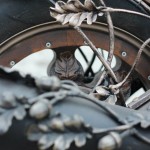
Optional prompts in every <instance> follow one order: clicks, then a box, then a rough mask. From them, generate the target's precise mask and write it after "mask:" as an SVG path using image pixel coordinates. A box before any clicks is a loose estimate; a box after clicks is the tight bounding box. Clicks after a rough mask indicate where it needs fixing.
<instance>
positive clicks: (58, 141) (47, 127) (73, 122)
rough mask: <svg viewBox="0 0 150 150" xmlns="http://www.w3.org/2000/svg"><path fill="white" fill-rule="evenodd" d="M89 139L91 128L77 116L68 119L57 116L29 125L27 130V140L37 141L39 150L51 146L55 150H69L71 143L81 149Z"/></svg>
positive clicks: (67, 117)
mask: <svg viewBox="0 0 150 150" xmlns="http://www.w3.org/2000/svg"><path fill="white" fill-rule="evenodd" d="M90 138H92V128H91V127H90V126H89V125H86V124H85V123H84V121H83V119H82V117H81V116H78V115H74V116H72V117H69V116H62V115H61V114H58V115H56V116H51V117H50V118H49V119H48V120H45V121H41V122H39V123H38V125H31V126H30V127H29V129H28V139H29V140H31V141H38V146H39V148H40V149H41V150H45V149H48V148H50V147H51V146H53V148H54V149H57V150H59V149H61V150H65V149H68V148H70V146H71V144H72V142H75V145H76V146H77V147H82V146H84V145H85V144H86V141H87V139H90Z"/></svg>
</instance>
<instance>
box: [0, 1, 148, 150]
mask: <svg viewBox="0 0 150 150" xmlns="http://www.w3.org/2000/svg"><path fill="white" fill-rule="evenodd" d="M100 2H101V6H99V7H97V6H96V5H95V3H94V2H93V1H92V0H85V3H84V4H82V3H81V2H80V1H78V0H70V1H68V2H67V3H64V2H63V1H58V2H57V3H56V4H55V8H51V9H50V10H51V15H52V16H53V17H54V18H56V20H57V21H60V22H61V23H62V24H66V23H69V24H70V25H72V26H73V27H74V29H75V30H76V31H77V32H79V34H80V35H81V36H82V37H83V39H84V40H85V41H86V43H87V44H88V45H89V46H90V47H91V49H92V50H93V51H94V53H95V55H97V57H98V58H99V59H100V60H101V62H102V63H103V65H104V67H105V70H104V71H103V72H102V73H101V75H100V77H99V81H98V83H97V84H96V85H95V87H94V89H93V92H95V90H96V92H97V93H96V94H98V96H103V97H105V101H106V102H108V103H110V104H115V103H116V102H117V97H118V96H120V97H121V98H122V100H123V102H122V103H123V104H124V105H125V102H124V95H122V94H123V92H126V91H128V90H130V88H129V86H130V79H129V76H130V74H131V73H132V72H133V70H134V69H135V67H136V66H137V64H138V61H139V58H140V56H141V53H142V51H143V50H144V48H145V47H146V46H147V45H148V44H149V43H150V39H148V40H146V41H145V42H144V43H143V45H142V46H141V48H140V49H139V51H138V54H137V57H136V59H135V61H134V63H133V65H132V67H131V69H130V71H129V73H128V74H127V75H125V77H124V76H123V78H124V79H121V81H120V79H119V77H120V75H119V76H118V75H117V74H116V73H115V72H114V71H113V70H112V68H111V61H112V56H113V54H114V29H113V22H112V19H111V15H110V13H111V12H121V13H130V14H134V15H139V16H142V17H145V18H148V19H150V16H149V15H146V14H142V13H139V12H134V11H130V10H124V9H113V8H109V7H107V6H106V5H105V3H104V1H103V0H100ZM142 2H143V1H142ZM141 4H144V3H141ZM144 6H145V9H146V10H147V11H148V10H149V9H147V5H145V4H144ZM104 13H105V14H106V16H107V22H108V28H109V36H110V45H109V48H110V51H109V55H108V59H107V61H106V60H105V59H104V58H103V56H102V55H101V54H100V53H99V51H98V50H97V48H96V46H95V45H94V44H93V43H92V42H91V41H90V39H89V38H88V37H87V36H86V34H85V33H84V32H83V31H82V29H81V28H80V27H79V26H80V25H81V23H82V22H83V21H84V20H85V19H87V24H92V23H93V22H95V21H96V19H97V17H98V16H102V15H104ZM83 73H84V72H83V69H82V67H81V64H80V63H79V62H78V61H77V60H76V59H75V57H74V55H73V54H72V53H70V52H69V51H67V52H62V53H60V55H59V57H58V58H57V59H56V61H55V63H54V64H53V66H52V68H51V70H50V74H51V75H57V76H58V77H59V78H60V79H71V80H74V81H78V82H80V83H82V81H83ZM120 78H121V77H120ZM104 79H105V80H107V81H108V83H107V85H103V84H102V81H104ZM128 84H129V85H128ZM4 85H5V86H4ZM126 85H127V86H126ZM15 87H19V88H17V91H16V88H15ZM6 88H7V91H9V92H6ZM0 90H1V93H0V135H3V134H4V133H6V132H9V129H10V128H11V126H12V123H13V120H14V119H16V120H19V121H20V120H25V119H27V118H28V117H29V118H30V120H31V121H30V124H29V126H26V130H27V138H28V139H29V140H30V141H35V142H37V144H38V147H39V149H43V150H45V149H49V148H50V147H51V146H53V149H58V150H59V149H62V150H65V149H68V148H70V147H71V144H72V143H73V142H74V143H75V146H76V147H82V146H84V145H85V144H86V143H87V141H88V140H89V139H96V136H97V137H98V140H96V141H98V142H97V148H98V149H100V150H105V149H111V150H113V149H117V148H122V143H123V142H124V141H125V140H124V138H126V137H132V138H133V140H135V139H138V140H140V142H141V143H142V146H143V148H144V147H147V145H148V147H149V146H150V138H149V135H147V134H145V131H147V132H149V128H150V117H149V115H148V114H147V113H146V112H140V111H139V112H135V111H131V112H130V111H129V110H128V109H123V108H122V109H120V108H119V107H117V106H116V107H115V106H112V105H109V104H107V103H103V102H100V101H99V100H97V99H95V98H94V97H92V96H90V95H87V94H85V93H83V92H82V91H80V89H79V87H78V86H77V85H76V84H75V83H74V82H72V81H67V80H63V81H60V80H59V79H58V78H56V77H45V78H41V79H35V78H32V77H31V76H29V75H27V76H26V77H22V76H21V75H20V74H19V73H18V72H16V71H14V72H10V71H9V70H8V69H5V68H2V67H1V68H0ZM122 90H123V91H122ZM147 93H148V96H146V97H144V99H145V102H147V101H148V99H149V91H148V92H147ZM144 96H145V95H144ZM147 97H148V98H147ZM73 98H75V99H76V100H78V102H79V103H78V105H79V104H80V103H81V102H83V101H85V102H86V103H88V104H89V106H91V107H90V109H88V108H89V106H88V107H87V108H86V109H87V110H91V109H92V107H95V106H97V109H98V110H101V111H100V113H99V115H104V116H103V119H102V120H103V121H106V122H109V123H111V125H110V126H109V127H107V128H106V127H105V126H104V127H101V123H100V122H101V120H100V121H97V124H96V125H97V126H96V127H95V126H94V125H89V123H88V122H87V121H86V117H85V116H82V115H71V114H67V115H66V114H65V113H64V112H61V110H59V111H58V110H57V109H56V107H57V106H58V105H59V104H62V102H63V103H65V102H66V101H68V100H69V102H71V100H72V99H73ZM142 99H143V96H142ZM142 99H140V98H139V100H138V102H139V101H141V100H142ZM134 105H135V104H134ZM134 105H133V106H134ZM129 106H130V105H129ZM138 107H139V105H138ZM80 111H81V110H80ZM128 111H129V112H128ZM100 119H101V118H100ZM99 123H100V124H99ZM87 139H88V140H87ZM133 143H134V142H133ZM145 145H146V146H145ZM131 146H132V144H131ZM133 147H136V146H135V145H134V146H133Z"/></svg>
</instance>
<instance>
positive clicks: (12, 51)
mask: <svg viewBox="0 0 150 150" xmlns="http://www.w3.org/2000/svg"><path fill="white" fill-rule="evenodd" d="M81 27H82V29H83V30H84V32H85V33H86V34H87V36H88V37H89V38H90V39H91V40H92V41H93V43H94V44H95V46H96V47H101V48H102V49H105V50H109V37H108V28H107V25H106V24H102V23H95V24H93V25H92V26H89V25H86V24H83V25H82V26H81ZM115 36H116V45H115V55H117V56H119V57H120V58H121V59H122V60H123V61H125V62H126V63H127V64H129V65H132V63H133V61H134V59H135V57H136V54H137V50H138V49H139V47H140V45H141V44H142V43H143V42H142V41H141V40H139V39H138V38H136V37H135V36H133V35H131V34H130V33H127V32H125V31H123V30H121V29H118V28H115ZM47 42H50V43H51V47H50V48H52V49H55V48H59V47H62V48H63V47H72V46H81V45H83V44H84V41H83V39H82V38H81V36H80V35H78V34H77V33H76V31H74V30H73V29H72V28H70V27H69V26H62V25H60V24H58V23H56V22H52V23H45V24H41V25H38V26H35V27H33V28H30V29H28V30H25V31H23V32H21V33H18V34H17V35H16V36H13V37H12V38H10V39H8V40H7V41H5V42H3V43H2V44H1V45H0V64H1V65H4V66H9V65H10V62H11V61H15V62H16V63H17V62H19V61H20V60H21V59H23V58H25V57H26V56H28V55H30V54H32V53H34V52H37V51H40V50H43V49H46V48H47V47H46V43H47ZM149 49H150V48H149V47H147V50H146V49H145V51H144V54H143V55H142V57H141V59H140V63H139V66H138V67H137V71H138V72H139V74H141V75H142V76H143V77H144V78H145V79H147V76H148V75H149V74H150V70H145V67H146V66H147V67H148V65H149V58H148V56H150V51H149ZM123 51H126V53H127V56H126V57H122V52H123ZM143 66H144V67H143ZM148 82H149V81H148Z"/></svg>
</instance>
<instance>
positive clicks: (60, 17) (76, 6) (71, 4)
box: [50, 0, 103, 26]
mask: <svg viewBox="0 0 150 150" xmlns="http://www.w3.org/2000/svg"><path fill="white" fill-rule="evenodd" d="M100 8H101V7H96V5H95V3H94V2H93V1H92V0H85V2H84V5H83V4H82V3H81V2H80V1H79V0H69V1H68V2H67V3H65V2H63V1H58V2H57V3H56V4H55V8H53V7H50V14H51V16H52V17H54V18H55V19H56V20H57V21H59V22H61V23H62V24H63V25H64V24H67V23H69V25H72V26H80V25H81V23H82V22H83V21H84V20H87V24H92V23H93V22H95V21H96V20H97V16H98V15H100V16H102V15H103V13H99V9H100Z"/></svg>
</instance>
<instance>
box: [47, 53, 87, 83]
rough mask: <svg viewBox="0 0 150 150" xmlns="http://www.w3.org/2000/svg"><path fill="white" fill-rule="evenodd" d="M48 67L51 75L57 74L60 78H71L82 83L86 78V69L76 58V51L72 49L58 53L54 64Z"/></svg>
mask: <svg viewBox="0 0 150 150" xmlns="http://www.w3.org/2000/svg"><path fill="white" fill-rule="evenodd" d="M50 66H51V67H50V68H49V69H48V71H49V72H48V74H49V75H55V76H57V77H59V79H62V80H64V79H69V80H73V81H76V82H78V84H82V82H83V79H84V71H83V68H82V66H81V64H80V62H79V61H78V60H77V59H76V58H75V56H74V53H73V54H72V53H71V52H70V51H66V52H61V53H60V54H57V57H56V59H55V60H54V62H53V64H50Z"/></svg>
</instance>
